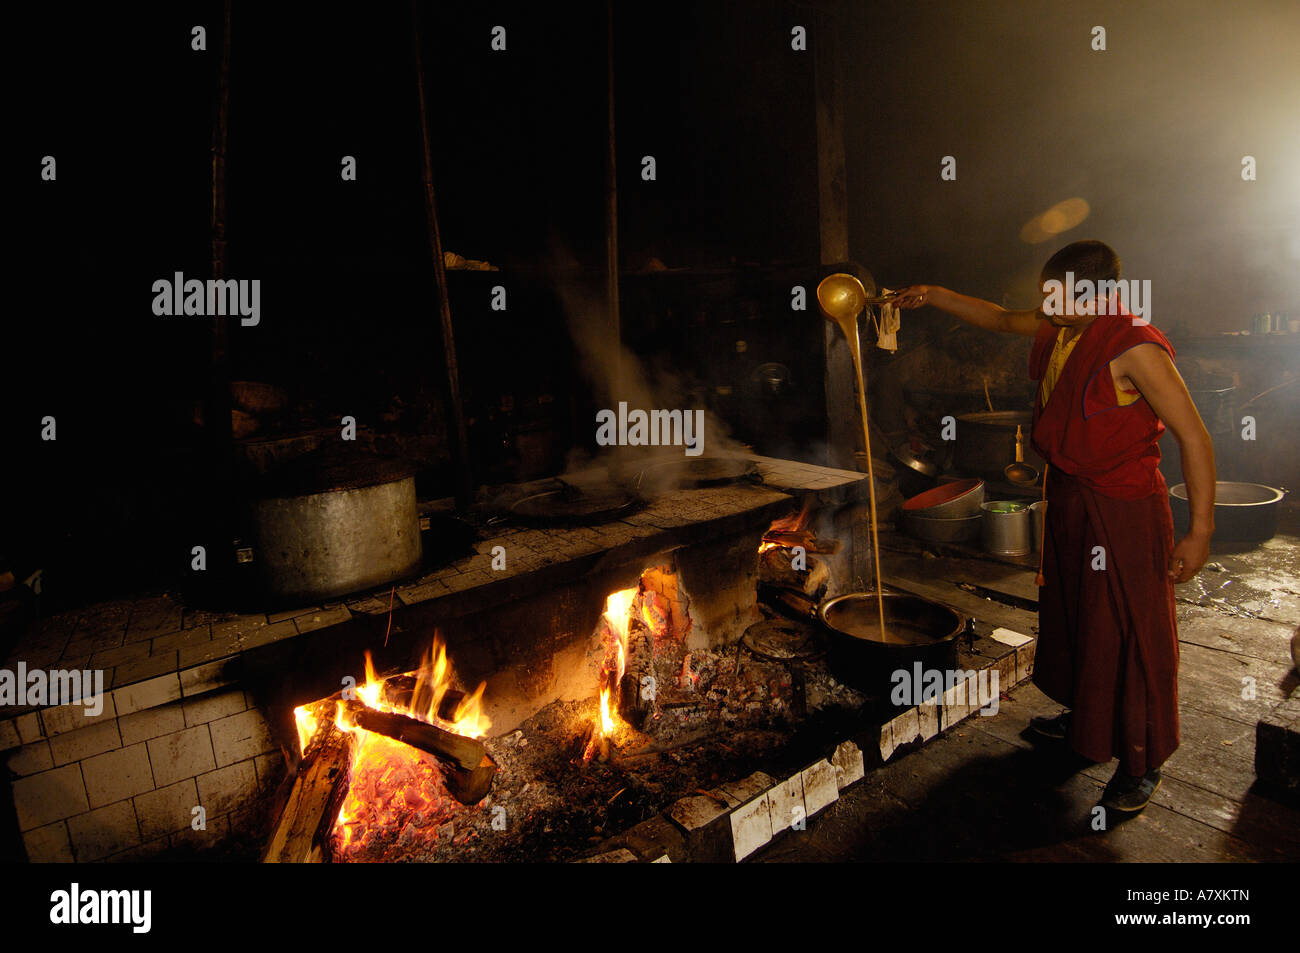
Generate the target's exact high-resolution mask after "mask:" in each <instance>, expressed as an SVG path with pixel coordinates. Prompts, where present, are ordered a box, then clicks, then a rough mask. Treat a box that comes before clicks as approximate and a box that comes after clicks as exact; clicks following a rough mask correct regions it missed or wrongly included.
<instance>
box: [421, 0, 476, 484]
mask: <svg viewBox="0 0 1300 953" xmlns="http://www.w3.org/2000/svg"><path fill="white" fill-rule="evenodd" d="M411 34H412V37H413V41H414V44H415V81H416V88H417V91H418V93H419V104H420V143H421V147H422V152H423V157H424V210H425V216H426V218H427V219H428V224H429V244H430V247H431V249H432V252H433V277H434V281H435V283H436V284H437V286H438V299H439V300H438V313H439V317H440V318H441V324H442V352H443V361H444V365H445V369H446V371H447V390H448V407H449V408H450V411H451V420H450V421H448V423H449V424H450V426H449V427H448V428H447V429H448V432H449V435H450V437H451V457H452V465H453V467H454V469H455V479H456V505H457V506H458V507H459V508H460V509H462V510H464V509H466V508H467V507H468V506H469V504H470V503H472V502H473V498H474V480H473V476H472V475H471V473H470V465H469V439H468V437H467V436H466V432H465V409H464V407H463V406H462V405H461V399H460V365H459V362H458V361H457V358H456V336H455V334H454V333H453V331H452V324H451V304H450V298H449V297H448V295H447V268H446V265H445V263H444V261H443V257H442V232H441V231H440V230H439V228H438V204H437V201H436V200H435V195H434V191H433V143H432V141H431V140H430V138H429V108H428V103H427V102H426V101H425V97H424V53H423V49H422V46H421V41H420V11H419V4H418V0H411Z"/></svg>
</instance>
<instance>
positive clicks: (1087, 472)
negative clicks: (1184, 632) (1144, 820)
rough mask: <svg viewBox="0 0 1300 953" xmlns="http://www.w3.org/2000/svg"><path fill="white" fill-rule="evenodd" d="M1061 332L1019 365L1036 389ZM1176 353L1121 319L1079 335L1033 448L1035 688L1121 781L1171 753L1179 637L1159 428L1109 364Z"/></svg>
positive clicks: (1044, 338) (1038, 413) (1041, 412)
mask: <svg viewBox="0 0 1300 953" xmlns="http://www.w3.org/2000/svg"><path fill="white" fill-rule="evenodd" d="M1057 331H1058V329H1057V328H1056V327H1054V326H1053V325H1052V324H1051V323H1050V322H1046V321H1045V322H1043V326H1042V327H1041V328H1039V332H1038V336H1037V338H1036V339H1035V341H1034V346H1033V350H1032V352H1031V353H1030V358H1029V373H1030V376H1031V377H1032V378H1033V379H1035V380H1042V378H1043V374H1044V372H1045V371H1046V369H1047V364H1048V361H1049V359H1050V357H1051V354H1052V349H1053V346H1054V345H1055V343H1056V334H1057ZM1147 343H1153V344H1157V345H1159V346H1160V347H1163V348H1164V349H1165V350H1166V351H1168V352H1169V356H1170V357H1171V358H1172V357H1173V354H1174V349H1173V346H1172V345H1170V343H1169V341H1168V340H1167V339H1166V338H1165V336H1164V335H1163V334H1161V333H1160V332H1159V331H1157V330H1156V329H1155V328H1153V327H1151V326H1150V325H1135V324H1134V321H1133V318H1132V316H1131V315H1129V314H1117V315H1102V316H1100V317H1098V318H1097V319H1096V320H1095V321H1093V323H1092V324H1091V325H1089V326H1088V328H1086V329H1085V330H1084V331H1083V332H1082V334H1081V336H1080V338H1079V340H1078V342H1077V343H1076V344H1075V345H1074V352H1073V353H1072V354H1071V355H1070V357H1069V359H1068V360H1067V361H1066V363H1065V366H1064V368H1063V369H1062V370H1061V374H1060V377H1059V378H1058V379H1057V382H1056V385H1055V386H1054V387H1053V389H1052V392H1051V396H1050V397H1049V399H1048V402H1047V405H1046V406H1043V403H1042V398H1041V396H1037V397H1036V398H1035V401H1034V421H1033V432H1032V440H1033V445H1034V447H1035V449H1036V450H1038V452H1039V453H1040V454H1041V455H1042V457H1043V458H1044V459H1045V460H1046V461H1047V462H1048V464H1049V470H1048V473H1047V478H1046V479H1047V499H1048V507H1047V529H1046V534H1045V535H1046V540H1045V542H1044V545H1043V578H1044V581H1045V585H1044V586H1043V587H1041V588H1040V589H1039V591H1038V594H1039V600H1038V614H1039V615H1038V618H1039V634H1038V648H1037V656H1036V659H1035V662H1034V683H1035V684H1036V685H1037V686H1038V687H1039V688H1040V689H1041V690H1042V691H1043V692H1044V693H1045V694H1046V695H1047V696H1048V697H1050V698H1052V699H1054V700H1055V701H1057V702H1059V703H1060V704H1062V705H1066V706H1068V707H1069V708H1070V709H1071V711H1072V715H1071V719H1070V731H1069V738H1068V741H1069V744H1070V746H1071V747H1072V748H1074V750H1076V751H1078V752H1079V753H1080V754H1082V755H1083V756H1084V757H1086V758H1089V759H1091V760H1093V761H1098V762H1104V761H1109V760H1110V759H1111V758H1112V757H1118V758H1119V759H1120V766H1121V768H1122V769H1123V770H1124V771H1126V772H1127V773H1129V774H1132V775H1141V774H1145V773H1146V772H1147V771H1149V770H1151V769H1152V768H1155V767H1159V766H1160V765H1161V764H1162V763H1163V762H1164V761H1165V759H1166V758H1168V757H1169V755H1171V754H1172V753H1173V752H1174V749H1176V748H1177V747H1178V634H1177V630H1176V628H1175V621H1174V587H1173V583H1172V581H1171V580H1170V578H1169V558H1170V553H1171V552H1172V550H1173V533H1174V530H1173V518H1172V516H1171V514H1170V511H1169V498H1168V492H1167V489H1166V486H1165V481H1164V478H1163V477H1162V476H1161V474H1160V471H1159V470H1158V469H1157V464H1158V463H1159V462H1160V450H1159V448H1158V447H1157V446H1156V441H1157V440H1159V438H1160V434H1161V433H1163V432H1164V425H1163V424H1162V423H1161V422H1160V420H1159V418H1158V417H1156V415H1155V412H1154V411H1152V409H1151V407H1150V406H1149V405H1148V404H1147V402H1146V401H1145V400H1138V401H1136V402H1135V403H1132V404H1129V405H1128V406H1120V404H1119V401H1118V400H1117V398H1116V395H1115V386H1114V382H1113V380H1112V378H1111V374H1110V367H1109V364H1110V362H1111V361H1112V360H1114V359H1115V358H1117V357H1119V355H1120V354H1122V353H1124V352H1125V351H1127V350H1129V349H1130V348H1133V347H1136V346H1137V345H1139V344H1147Z"/></svg>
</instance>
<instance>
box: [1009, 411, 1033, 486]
mask: <svg viewBox="0 0 1300 953" xmlns="http://www.w3.org/2000/svg"><path fill="white" fill-rule="evenodd" d="M1002 474H1003V476H1005V477H1006V478H1007V479H1008V480H1010V481H1011V482H1012V483H1016V484H1019V485H1020V486H1030V485H1032V484H1034V483H1037V482H1038V471H1037V470H1035V469H1034V468H1033V467H1031V466H1030V465H1029V464H1027V463H1025V437H1024V433H1023V432H1022V431H1021V429H1020V425H1019V424H1016V462H1015V463H1008V464H1007V465H1006V466H1005V467H1003V468H1002Z"/></svg>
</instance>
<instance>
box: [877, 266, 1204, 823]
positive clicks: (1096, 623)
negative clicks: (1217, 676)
mask: <svg viewBox="0 0 1300 953" xmlns="http://www.w3.org/2000/svg"><path fill="white" fill-rule="evenodd" d="M1119 280H1120V261H1119V258H1118V256H1116V254H1115V252H1114V251H1112V250H1111V249H1110V248H1109V247H1108V246H1107V245H1104V244H1102V243H1101V242H1096V241H1084V242H1075V243H1073V244H1071V245H1067V246H1066V247H1065V248H1062V249H1061V250H1060V251H1059V252H1057V253H1056V254H1055V255H1053V256H1052V257H1051V259H1050V260H1049V261H1048V262H1047V264H1046V265H1045V266H1044V267H1043V271H1042V275H1041V281H1042V285H1043V289H1044V296H1045V297H1044V303H1043V305H1041V306H1040V307H1038V308H1036V309H1034V310H1032V311H1008V310H1006V309H1004V308H1000V307H998V306H997V305H995V304H992V303H991V302H988V301H982V300H980V299H978V298H971V297H967V296H966V295H961V294H957V293H956V292H953V291H949V290H948V289H946V288H940V287H937V286H934V285H914V286H912V287H910V288H906V289H904V290H903V291H902V292H901V295H900V299H899V305H900V306H901V307H903V308H916V307H921V306H923V305H932V306H934V307H937V308H939V309H940V310H942V311H946V312H948V313H949V314H952V315H954V316H956V317H958V318H961V319H962V320H963V321H966V322H967V323H969V324H973V325H975V326H977V327H982V328H988V329H990V330H994V331H1004V332H1007V333H1010V334H1021V335H1025V336H1028V337H1033V338H1034V344H1033V349H1032V351H1031V353H1030V358H1029V373H1030V377H1032V378H1033V379H1034V380H1037V381H1039V382H1040V384H1039V388H1038V392H1037V394H1036V396H1035V400H1034V416H1033V432H1032V440H1033V445H1034V447H1035V449H1037V450H1038V452H1039V453H1040V454H1041V455H1042V457H1043V459H1045V460H1046V461H1047V463H1048V467H1047V472H1046V474H1045V476H1044V480H1045V484H1046V497H1047V500H1048V507H1047V520H1046V529H1045V531H1044V537H1045V538H1044V540H1043V545H1042V560H1043V563H1042V571H1041V573H1040V575H1039V586H1040V587H1041V588H1040V589H1039V605H1038V612H1039V635H1038V650H1037V657H1036V660H1035V663H1034V682H1035V684H1037V685H1038V687H1039V688H1040V689H1042V691H1043V692H1044V694H1046V695H1047V696H1048V697H1050V698H1052V699H1054V700H1055V701H1057V702H1059V703H1061V704H1062V705H1065V706H1067V707H1068V709H1069V710H1067V711H1066V712H1064V713H1063V714H1061V715H1060V716H1057V717H1056V718H1043V719H1035V720H1034V723H1033V727H1034V729H1035V730H1036V731H1038V732H1039V733H1040V734H1044V735H1047V736H1049V737H1055V738H1064V739H1066V740H1067V741H1068V743H1069V744H1070V746H1071V747H1072V748H1073V749H1074V750H1075V751H1077V752H1079V754H1081V755H1083V756H1084V757H1086V758H1088V759H1090V760H1092V761H1097V762H1105V761H1109V760H1110V759H1111V758H1112V757H1117V758H1119V766H1118V767H1117V768H1116V771H1115V775H1114V777H1113V778H1112V779H1111V782H1110V784H1109V785H1107V788H1106V792H1105V794H1104V795H1103V797H1102V802H1101V803H1102V805H1103V806H1105V807H1107V808H1109V809H1113V810H1118V811H1124V812H1133V811H1140V810H1141V809H1142V808H1143V807H1145V806H1146V804H1147V802H1148V801H1149V800H1150V798H1151V795H1152V794H1153V793H1154V792H1155V790H1156V788H1157V787H1158V786H1159V784H1160V766H1161V765H1162V764H1163V763H1164V761H1165V759H1167V758H1168V757H1169V755H1171V754H1172V753H1173V751H1174V749H1175V748H1177V747H1178V634H1177V631H1176V628H1175V619H1174V588H1173V587H1174V584H1175V583H1181V582H1186V581H1187V580H1189V579H1190V578H1191V577H1192V576H1193V575H1194V574H1195V573H1196V572H1197V571H1198V570H1199V569H1200V568H1201V567H1202V566H1203V565H1204V564H1205V561H1206V559H1207V558H1208V557H1209V547H1210V537H1211V535H1212V534H1213V532H1214V487H1215V472H1214V450H1213V447H1212V445H1211V443H1210V435H1209V433H1208V431H1207V430H1206V429H1205V425H1204V423H1202V421H1201V418H1200V415H1199V414H1198V413H1197V411H1196V407H1195V405H1194V404H1193V403H1192V399H1191V396H1190V395H1189V394H1188V393H1187V387H1186V385H1185V384H1184V383H1183V380H1182V377H1181V376H1179V374H1178V371H1177V370H1176V369H1175V368H1174V364H1173V357H1174V349H1173V346H1172V345H1171V344H1170V343H1169V341H1168V340H1167V339H1166V338H1165V336H1164V335H1163V334H1161V333H1160V332H1159V331H1158V330H1156V329H1155V328H1154V327H1152V326H1151V325H1150V323H1149V322H1148V321H1147V320H1145V319H1143V318H1136V317H1135V316H1134V315H1133V314H1131V313H1129V312H1128V311H1127V310H1126V309H1125V307H1124V304H1123V301H1122V300H1121V296H1120V295H1119V294H1118V292H1117V285H1118V283H1119ZM1079 289H1083V291H1084V293H1083V294H1081V295H1078V296H1077V297H1076V292H1077V291H1078V290H1079ZM1098 290H1100V291H1101V292H1102V293H1100V294H1099V293H1097V292H1098ZM1165 427H1168V428H1169V430H1170V431H1171V432H1172V433H1173V435H1174V437H1175V438H1176V439H1177V441H1178V445H1179V449H1180V450H1181V451H1182V461H1183V475H1184V478H1185V480H1186V482H1187V490H1188V497H1189V502H1190V508H1191V524H1190V528H1189V530H1188V532H1187V535H1186V536H1184V537H1183V538H1182V539H1180V540H1178V541H1177V542H1176V543H1175V541H1174V529H1173V519H1172V517H1171V515H1170V510H1169V497H1168V490H1167V488H1166V486H1165V481H1164V478H1163V477H1162V476H1161V474H1160V471H1159V470H1158V469H1157V465H1158V463H1159V461H1160V450H1159V448H1158V447H1157V446H1156V443H1157V441H1158V440H1159V439H1160V435H1161V434H1162V433H1164V430H1165Z"/></svg>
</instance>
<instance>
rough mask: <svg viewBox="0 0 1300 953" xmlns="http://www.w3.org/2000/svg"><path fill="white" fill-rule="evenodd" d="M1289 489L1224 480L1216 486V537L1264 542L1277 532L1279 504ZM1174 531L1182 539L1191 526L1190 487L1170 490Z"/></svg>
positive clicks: (1176, 486)
mask: <svg viewBox="0 0 1300 953" xmlns="http://www.w3.org/2000/svg"><path fill="white" fill-rule="evenodd" d="M1286 493H1287V491H1286V490H1279V489H1277V488H1276V487H1271V486H1264V485H1263V484H1261V483H1233V482H1229V481H1224V480H1220V481H1219V482H1218V483H1216V484H1215V485H1214V538H1215V540H1216V541H1222V542H1235V543H1262V542H1264V540H1266V539H1272V538H1273V536H1274V535H1275V534H1276V533H1277V516H1278V505H1279V504H1280V503H1281V502H1282V497H1284V496H1286ZM1169 508H1170V509H1171V510H1172V511H1173V516H1174V532H1175V534H1176V535H1178V536H1182V535H1183V534H1184V533H1186V532H1187V528H1188V526H1189V525H1190V524H1191V511H1190V509H1189V507H1188V502H1187V484H1186V483H1178V484H1175V485H1174V486H1172V487H1170V488H1169Z"/></svg>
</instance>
